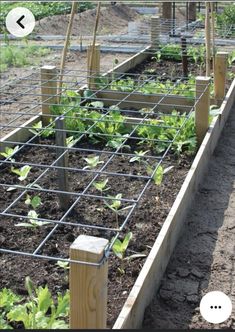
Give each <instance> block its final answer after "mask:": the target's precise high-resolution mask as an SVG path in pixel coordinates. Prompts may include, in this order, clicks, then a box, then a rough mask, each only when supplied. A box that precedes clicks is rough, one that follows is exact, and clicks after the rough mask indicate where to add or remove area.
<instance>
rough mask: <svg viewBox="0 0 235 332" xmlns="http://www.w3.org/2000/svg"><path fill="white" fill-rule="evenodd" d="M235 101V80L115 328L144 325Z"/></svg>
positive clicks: (133, 327)
mask: <svg viewBox="0 0 235 332" xmlns="http://www.w3.org/2000/svg"><path fill="white" fill-rule="evenodd" d="M234 103H235V80H234V81H233V83H232V85H231V87H230V89H229V91H228V93H227V95H226V98H225V100H224V102H223V103H222V105H221V114H220V115H218V116H217V117H216V118H215V119H214V121H213V122H212V124H211V125H210V127H209V130H208V131H207V134H206V136H205V138H204V140H203V142H202V144H201V147H200V149H199V151H198V153H197V155H196V157H195V159H194V162H193V164H192V166H191V168H190V170H189V172H188V175H187V177H186V179H185V181H184V183H183V185H182V187H181V189H180V192H179V194H178V195H177V197H176V200H175V202H174V204H173V206H172V208H171V211H170V213H169V214H168V216H167V219H166V220H165V222H164V224H163V227H162V229H161V231H160V233H159V235H158V237H157V239H156V241H155V243H154V245H153V247H152V250H151V252H150V253H149V255H148V258H147V260H146V262H145V264H144V266H143V268H142V270H141V272H140V274H139V276H138V278H137V280H136V282H135V284H134V286H133V288H132V290H131V292H130V295H129V297H128V298H127V300H126V302H125V304H124V306H123V309H122V311H121V313H120V315H119V317H118V318H117V320H116V322H115V324H114V326H113V329H130V328H132V329H135V328H140V327H141V324H142V321H143V316H144V310H145V308H146V307H147V306H148V305H149V303H150V302H151V299H152V297H153V295H154V294H155V292H156V291H157V290H158V288H159V285H160V282H161V279H162V276H163V274H164V272H165V269H166V267H167V264H168V261H169V259H170V256H171V254H172V252H173V250H174V247H175V245H176V242H177V240H178V238H179V235H180V233H181V231H182V228H183V224H184V221H185V218H186V215H187V212H188V210H189V208H190V205H191V203H192V200H193V198H194V195H195V193H196V191H197V188H198V185H199V184H200V182H201V181H202V178H203V175H204V173H205V171H206V170H207V166H208V163H209V160H210V157H211V155H212V153H213V151H214V149H215V147H216V145H217V142H218V139H219V137H220V135H221V132H222V130H223V127H224V124H225V122H226V120H227V118H228V116H229V113H230V111H231V108H232V106H233V105H234Z"/></svg>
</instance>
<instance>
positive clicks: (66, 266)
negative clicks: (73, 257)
mask: <svg viewBox="0 0 235 332" xmlns="http://www.w3.org/2000/svg"><path fill="white" fill-rule="evenodd" d="M56 264H57V265H58V266H59V267H61V268H62V269H63V270H69V268H70V267H69V262H64V261H58V262H57V263H56Z"/></svg>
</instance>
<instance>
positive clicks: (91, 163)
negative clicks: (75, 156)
mask: <svg viewBox="0 0 235 332" xmlns="http://www.w3.org/2000/svg"><path fill="white" fill-rule="evenodd" d="M83 159H84V160H85V162H86V163H87V166H85V167H83V169H94V168H96V167H97V166H98V165H99V164H103V163H104V162H103V161H100V157H99V156H94V157H89V158H83Z"/></svg>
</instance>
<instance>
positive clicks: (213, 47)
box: [210, 2, 215, 73]
mask: <svg viewBox="0 0 235 332" xmlns="http://www.w3.org/2000/svg"><path fill="white" fill-rule="evenodd" d="M210 8H211V42H212V61H213V73H215V11H214V8H215V7H214V3H213V2H211V3H210Z"/></svg>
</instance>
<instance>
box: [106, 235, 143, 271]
mask: <svg viewBox="0 0 235 332" xmlns="http://www.w3.org/2000/svg"><path fill="white" fill-rule="evenodd" d="M131 239H132V232H129V233H127V234H126V236H125V237H124V240H123V241H121V240H120V239H116V240H115V242H114V244H113V247H112V250H113V253H114V254H115V256H117V257H118V258H119V259H120V261H121V264H120V265H121V266H120V267H119V268H118V271H119V272H120V273H121V274H124V273H125V269H124V263H125V261H130V260H132V259H135V258H141V257H146V255H145V254H134V255H130V256H126V251H127V248H128V246H129V243H130V241H131Z"/></svg>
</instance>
